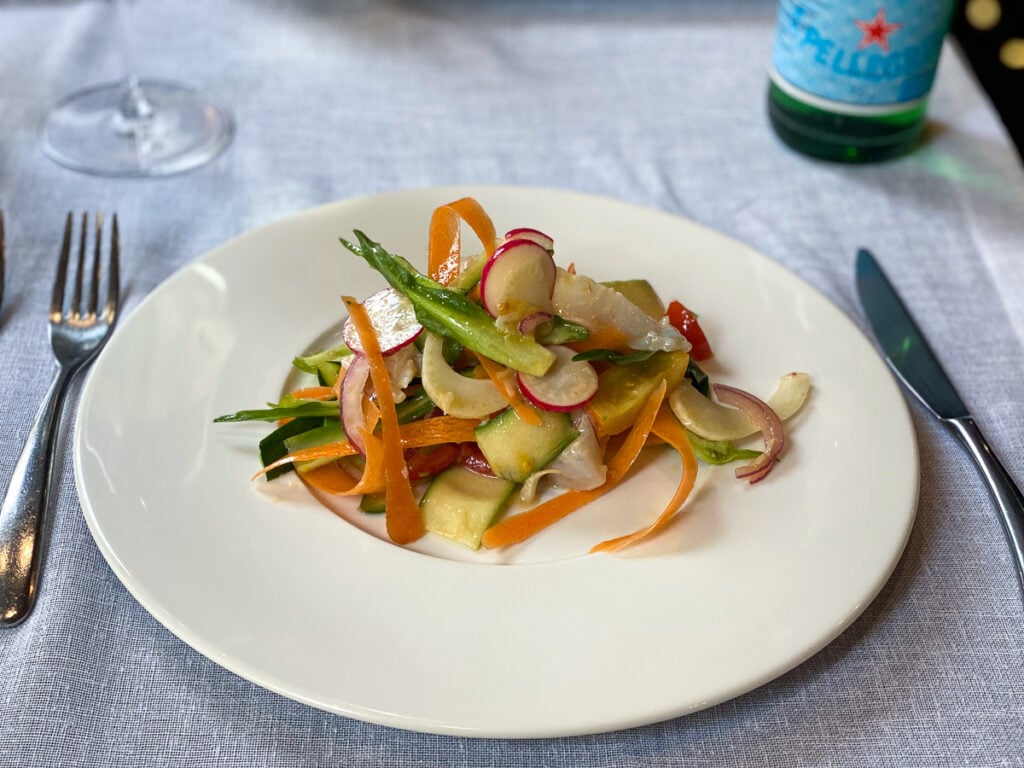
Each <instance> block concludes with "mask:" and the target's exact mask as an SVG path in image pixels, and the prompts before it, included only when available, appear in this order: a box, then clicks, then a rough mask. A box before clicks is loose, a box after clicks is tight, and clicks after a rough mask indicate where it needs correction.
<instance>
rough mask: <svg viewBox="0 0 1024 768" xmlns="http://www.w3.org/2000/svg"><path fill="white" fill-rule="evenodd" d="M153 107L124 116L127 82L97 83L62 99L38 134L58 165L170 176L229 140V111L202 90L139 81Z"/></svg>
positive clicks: (109, 173)
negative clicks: (123, 108)
mask: <svg viewBox="0 0 1024 768" xmlns="http://www.w3.org/2000/svg"><path fill="white" fill-rule="evenodd" d="M138 86H139V88H140V89H141V92H142V94H143V95H144V97H145V104H144V106H145V107H147V108H148V109H146V110H143V112H142V113H141V114H139V115H137V116H134V117H133V116H128V115H125V114H124V112H123V111H122V104H123V103H124V102H125V96H126V93H127V92H128V85H127V83H123V82H121V83H107V84H104V85H98V86H94V87H92V88H87V89H85V90H82V91H78V92H76V93H73V94H71V95H70V96H67V97H66V98H64V99H62V100H61V101H60V102H59V103H58V104H57V105H56V106H55V107H54V108H53V110H52V111H51V112H50V114H49V115H48V116H47V118H46V121H45V122H44V123H43V127H42V131H41V142H42V147H43V151H44V152H45V153H46V154H47V155H48V156H49V157H50V158H51V159H52V160H54V161H55V162H57V163H60V164H61V165H63V166H66V167H68V168H71V169H73V170H76V171H82V172H83V173H92V174H96V175H100V176H167V175H170V174H174V173H184V172H185V171H190V170H192V169H194V168H198V167H199V166H201V165H203V164H205V163H208V162H209V161H210V160H212V159H213V158H215V157H217V155H219V154H220V153H221V152H223V151H224V149H225V148H226V147H227V146H228V144H230V143H231V139H232V137H233V136H234V133H235V121H234V118H233V117H232V115H231V110H230V109H229V108H228V107H227V106H226V105H225V104H224V103H222V102H221V101H220V100H218V99H217V98H216V97H214V96H212V95H210V94H208V93H205V92H203V91H200V90H197V89H194V88H190V87H188V86H184V85H179V84H177V83H172V82H167V81H163V80H140V81H139V83H138Z"/></svg>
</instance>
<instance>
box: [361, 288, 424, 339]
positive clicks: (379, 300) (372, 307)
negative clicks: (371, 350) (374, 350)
mask: <svg viewBox="0 0 1024 768" xmlns="http://www.w3.org/2000/svg"><path fill="white" fill-rule="evenodd" d="M363 307H364V308H365V309H366V314H368V315H369V316H370V324H371V325H372V326H373V330H374V333H375V334H376V336H377V343H378V344H380V351H381V354H383V355H391V354H394V353H395V352H397V351H398V350H400V349H401V348H402V347H404V346H406V345H408V344H411V343H412V342H413V341H415V340H416V337H417V336H419V335H420V333H422V332H423V326H422V325H420V322H419V320H417V319H416V310H415V308H414V307H413V305H412V302H411V301H409V300H408V299H407V298H405V296H403V295H402V294H400V293H399V292H398V291H396V290H395V289H394V288H385V289H384V290H383V291H378V292H377V293H375V294H373V295H372V296H370V298H368V299H367V300H366V301H364V302H363ZM342 336H343V338H344V339H345V343H346V344H347V345H348V348H349V349H351V350H352V351H353V352H357V353H362V352H363V345H362V344H360V343H359V334H357V333H356V331H355V328H353V327H352V322H351V321H350V320H346V321H345V327H344V329H343V330H342Z"/></svg>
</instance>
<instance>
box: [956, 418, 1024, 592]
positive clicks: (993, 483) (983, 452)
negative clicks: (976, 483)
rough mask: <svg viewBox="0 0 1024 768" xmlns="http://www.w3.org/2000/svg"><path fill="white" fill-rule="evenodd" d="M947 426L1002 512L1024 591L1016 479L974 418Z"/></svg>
mask: <svg viewBox="0 0 1024 768" xmlns="http://www.w3.org/2000/svg"><path fill="white" fill-rule="evenodd" d="M944 421H945V423H946V424H947V425H948V426H949V427H950V428H951V429H952V430H953V433H954V434H955V435H956V436H957V437H959V438H960V441H961V442H962V443H963V444H964V445H965V446H966V447H967V450H968V451H970V454H971V457H972V458H973V459H974V461H975V463H976V464H977V465H978V469H980V470H981V474H982V476H983V477H984V478H985V482H986V483H988V487H989V491H990V492H991V494H992V499H993V500H994V501H995V503H996V507H998V509H999V520H1000V522H1001V523H1002V524H1003V532H1004V533H1005V534H1006V539H1007V542H1008V543H1009V545H1010V551H1011V553H1012V554H1013V561H1014V566H1015V570H1016V571H1017V580H1018V581H1019V582H1020V588H1021V590H1022V592H1024V495H1022V494H1021V492H1020V489H1019V488H1018V487H1017V485H1016V483H1014V482H1013V478H1011V477H1010V475H1009V473H1008V472H1007V471H1006V469H1005V468H1004V467H1003V465H1002V464H1001V463H1000V462H999V459H997V458H996V455H995V453H994V452H993V450H992V448H991V447H990V446H989V444H988V441H987V440H985V436H984V435H983V434H982V433H981V430H980V429H979V428H978V425H977V424H975V423H974V419H972V418H970V417H969V416H968V417H965V418H958V419H945V420H944Z"/></svg>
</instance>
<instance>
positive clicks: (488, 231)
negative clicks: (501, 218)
mask: <svg viewBox="0 0 1024 768" xmlns="http://www.w3.org/2000/svg"><path fill="white" fill-rule="evenodd" d="M460 219H461V220H462V221H465V222H466V223H467V224H469V226H470V228H471V229H472V230H473V232H474V233H476V236H477V237H478V238H479V239H480V242H481V243H483V246H484V252H485V253H486V254H487V255H488V256H490V255H491V254H492V253H494V248H495V243H496V241H497V236H496V234H495V231H494V223H493V222H492V221H491V217H490V216H488V215H487V212H486V211H484V209H483V207H482V206H481V205H480V203H478V202H477V201H476V200H474V199H473V198H471V197H463V198H462V199H460V200H455V201H453V202H450V203H448V204H447V205H441V206H438V207H437V208H435V209H434V213H433V215H432V216H431V217H430V240H429V245H428V250H427V275H428V276H429V277H430V278H431V279H432V280H436V281H437V282H439V283H441V284H442V285H450V284H451V282H452V281H453V280H454V279H455V278H456V277H458V275H459V272H460V271H461V269H462V242H461V235H460V229H459V220H460Z"/></svg>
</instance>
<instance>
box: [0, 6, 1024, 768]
mask: <svg viewBox="0 0 1024 768" xmlns="http://www.w3.org/2000/svg"><path fill="white" fill-rule="evenodd" d="M130 10H131V19H132V23H131V26H132V30H133V34H134V36H135V40H136V49H137V59H138V69H139V71H140V72H141V73H142V74H143V75H145V76H151V77H160V78H166V79H177V80H181V81H184V82H187V83H190V84H194V85H199V86H202V87H204V88H206V89H208V90H209V91H211V92H213V93H215V94H217V95H218V96H220V97H221V98H223V99H224V100H225V101H227V102H228V103H229V104H230V105H231V106H232V108H233V110H234V114H235V117H236V119H237V126H238V130H237V135H236V137H235V140H234V142H233V143H232V145H231V146H230V147H229V149H228V150H227V151H226V152H225V154H223V155H222V156H221V157H220V158H218V159H217V160H216V161H214V162H213V163H211V164H210V165H207V166H205V167H203V168H201V169H199V170H197V171H194V172H191V173H188V174H184V175H179V176H173V177H170V178H165V179H159V180H125V179H106V178H99V177H90V176H83V175H80V174H76V173H74V172H71V171H68V170H65V169H63V168H61V167H59V166H57V165H55V164H53V163H52V162H51V161H50V160H48V159H47V158H46V157H45V156H44V155H43V154H42V152H41V151H40V149H39V145H38V135H37V134H38V128H39V125H40V123H41V121H42V119H43V117H44V115H45V113H46V111H47V109H48V108H49V107H50V106H51V105H52V103H53V102H55V101H56V100H57V99H58V98H59V97H61V96H62V95H64V94H66V93H69V92H70V91H72V90H75V89H77V88H79V87H82V86H86V85H91V84H95V83H99V82H103V81H107V80H113V79H116V78H118V77H119V76H120V75H121V73H122V60H121V57H120V55H119V52H118V48H117V45H116V37H115V32H116V26H115V23H114V20H115V16H114V9H113V7H112V6H111V5H110V4H109V3H100V2H45V1H43V0H41V1H39V2H0V51H2V55H0V210H3V212H4V215H5V220H6V223H7V227H6V230H7V244H8V274H7V291H6V294H7V295H6V299H5V303H4V306H3V308H2V309H0V486H5V485H6V482H7V478H8V477H9V476H10V473H11V471H12V469H13V467H14V462H15V460H16V458H17V455H18V453H19V452H20V450H21V447H22V444H23V442H24V439H25V436H26V433H27V432H28V429H29V427H30V425H31V422H32V418H33V415H34V413H35V410H36V407H37V406H38V403H39V401H40V400H41V398H42V395H43V393H44V391H45V388H46V385H47V383H48V381H49V377H50V375H51V372H52V358H51V354H50V351H49V345H48V343H47V341H46V316H45V311H44V308H45V307H46V306H47V304H48V293H49V288H50V282H51V279H52V270H53V264H54V261H55V255H56V247H57V244H58V239H59V234H60V233H59V228H60V223H61V222H62V219H63V216H64V215H65V213H66V212H67V211H69V210H76V211H80V210H95V209H97V208H100V209H103V210H105V211H114V210H116V211H117V212H118V215H119V218H120V221H121V234H122V241H123V259H124V263H123V279H124V286H125V293H126V302H125V307H124V313H125V316H126V317H127V316H130V314H131V311H132V309H133V308H134V307H135V306H136V305H137V304H138V303H139V302H140V301H141V300H142V299H144V298H145V297H146V295H147V294H148V293H149V292H150V291H151V290H152V289H154V288H155V287H156V286H157V285H159V284H160V283H161V282H162V281H163V280H165V279H166V278H167V277H169V276H170V275H171V274H172V273H174V272H175V271H176V270H178V269H179V268H181V267H182V266H184V265H186V264H188V263H189V262H191V261H192V260H193V259H195V258H197V257H198V256H200V255H201V254H203V253H204V252H206V251H208V250H209V249H211V248H213V247H214V246H217V245H218V244H220V243H222V242H224V241H226V240H228V239H230V238H232V237H233V236H235V235H238V234H240V233H243V232H245V231H247V230H250V229H253V228H255V227H259V226H261V225H264V224H267V223H270V222H273V221H274V220H277V219H279V218H282V217H284V216H287V215H289V214H291V213H294V212H297V211H301V210H303V209H306V208H309V207H311V206H315V205H319V204H323V203H327V202H331V201H335V200H339V199H344V198H350V197H355V196H360V195H365V194H369V193H376V192H383V191H388V190H395V189H401V188H407V187H422V186H429V185H440V184H444V185H460V184H466V185H469V184H508V185H535V186H536V185H539V186H548V187H556V188H563V189H570V190H577V191H580V192H586V193H594V194H598V195H604V196H609V197H614V198H618V199H622V200H625V201H629V202H633V203H637V204H640V205H644V206H648V207H652V208H657V209H661V210H664V211H667V212H671V213H674V214H679V215H682V216H685V217H687V218H689V219H692V220H694V221H696V222H698V223H700V224H703V225H706V226H708V227H711V228H714V229H717V230H719V231H721V232H724V233H726V234H728V235H730V236H732V237H734V238H736V239H738V240H740V241H742V242H745V243H747V244H749V245H750V246H752V247H753V248H755V249H756V250H758V251H760V252H761V253H763V254H765V255H766V256H768V257H769V258H771V259H773V260H776V261H778V262H779V263H781V264H783V265H785V266H786V267H787V268H789V269H791V270H793V271H794V272H796V273H797V274H798V275H800V276H802V277H803V278H804V279H806V280H807V281H808V282H810V283H811V284H812V285H813V286H815V287H816V288H817V289H818V290H820V291H821V292H823V293H824V294H825V295H826V296H827V297H828V298H829V299H830V300H832V301H833V302H834V303H835V304H836V305H838V306H839V307H840V308H841V309H842V310H843V311H844V312H846V313H847V314H849V316H850V317H851V318H853V320H854V321H855V322H857V323H858V324H860V325H861V326H862V327H866V326H865V321H864V319H863V316H862V314H861V312H860V309H859V305H858V302H857V299H856V294H855V290H854V285H853V258H854V254H855V252H856V249H857V248H858V247H860V246H867V247H870V248H871V249H872V250H873V251H874V252H875V253H876V255H878V257H879V258H880V260H881V261H882V263H883V264H884V265H885V268H886V270H887V272H888V274H889V275H890V277H891V278H892V279H893V281H894V282H895V283H896V284H897V285H898V286H899V289H900V292H901V293H902V295H903V297H904V298H905V300H906V301H907V303H908V304H909V306H910V307H911V308H912V310H913V312H914V313H915V315H916V317H917V319H918V321H919V324H920V325H921V327H922V329H923V330H924V331H925V333H926V335H927V336H928V337H929V338H930V339H931V340H932V341H933V344H934V345H935V346H936V348H937V349H938V350H939V352H940V355H941V357H942V359H943V362H944V364H945V366H946V368H947V369H948V371H949V373H950V375H951V377H952V378H953V380H954V381H955V383H956V385H957V387H958V389H959V390H960V392H961V393H962V395H963V397H964V400H965V401H966V402H967V404H968V405H969V407H970V408H971V409H972V411H973V412H974V414H975V415H976V418H977V420H978V422H979V424H980V425H981V427H982V429H983V430H984V431H985V432H986V434H987V436H988V437H989V440H990V442H991V443H992V445H993V447H994V448H995V450H996V452H997V453H998V454H999V455H1000V457H1001V458H1002V459H1003V462H1004V464H1005V465H1006V467H1007V469H1008V471H1009V473H1010V474H1011V475H1012V476H1013V477H1014V478H1015V479H1016V481H1017V483H1018V484H1022V485H1024V439H1022V438H1024V346H1022V345H1024V169H1022V167H1021V163H1020V160H1019V157H1018V155H1017V154H1016V152H1015V149H1014V147H1013V145H1012V144H1011V142H1010V140H1009V139H1008V138H1007V134H1006V132H1005V130H1004V128H1003V127H1002V125H1001V124H1000V123H999V121H998V118H997V116H996V113H995V111H994V109H993V108H992V106H991V104H990V103H989V101H988V99H987V97H986V96H985V94H984V92H983V91H982V89H981V88H980V87H979V85H978V83H977V82H976V81H975V79H974V78H973V76H972V74H971V73H970V70H969V68H968V67H967V65H966V64H965V63H964V61H963V60H962V58H961V56H960V54H959V52H958V50H957V49H956V47H955V45H953V44H947V47H946V48H945V50H944V52H943V58H942V62H941V65H940V70H939V74H938V78H937V82H936V87H935V90H934V94H933V98H932V101H931V105H930V112H929V115H930V125H929V129H928V134H927V141H926V142H925V143H924V145H923V146H922V147H921V148H919V149H918V150H917V151H915V152H913V153H912V154H910V155H908V156H906V157H904V158H902V159H899V160H895V161H892V162H888V163H885V164H880V165H872V166H863V167H855V166H840V165H833V164H826V163H820V162H816V161H813V160H810V159H808V158H805V157H803V156H800V155H798V154H796V153H794V152H792V151H791V150H789V149H787V148H786V147H784V146H783V145H782V144H781V143H780V142H779V141H778V140H777V139H776V138H775V137H774V135H773V134H772V132H771V129H770V127H769V125H768V122H767V118H766V114H765V91H766V67H767V63H768V60H769V56H770V51H771V45H772V38H773V33H774V23H775V11H776V7H775V3H773V2H767V1H766V0H765V1H758V0H734V1H732V2H713V1H712V0H693V1H691V2H686V1H685V0H678V1H670V0H639V1H638V2H627V1H626V0H621V1H618V0H589V1H587V2H584V1H582V0H580V1H579V2H572V1H570V0H545V1H541V0H535V1H529V2H515V1H514V0H508V1H507V2H498V0H476V1H473V0H436V1H435V2H429V1H428V0H422V1H414V0H409V1H408V2H399V1H398V0H394V1H391V2H388V1H385V0H379V1H376V0H364V1H363V2H342V1H339V2H333V1H332V0H290V1H286V0H220V1H219V2H213V3H210V2H199V0H176V2H173V3H155V2H151V0H139V2H136V3H131V4H130ZM438 202H443V201H438ZM79 392H80V386H76V387H75V388H74V389H73V390H72V392H71V401H70V403H69V405H68V413H69V414H71V413H72V412H73V411H72V409H73V407H74V403H75V402H76V399H77V395H78V393H79ZM850 407H851V408H855V407H862V405H860V404H857V403H851V404H850ZM911 412H912V417H913V422H914V427H915V429H916V431H917V437H918V442H919V446H920V455H921V491H920V501H919V506H918V511H917V519H916V523H915V526H914V529H913V532H912V534H911V537H910V540H909V543H908V545H907V548H906V551H905V553H904V555H903V557H902V559H901V561H900V562H899V564H898V566H897V567H896V570H895V572H894V574H893V576H892V577H891V579H890V580H889V582H888V583H887V584H886V586H885V587H884V588H883V590H882V592H881V593H880V595H879V596H878V598H877V599H876V600H875V601H874V602H873V603H872V604H871V605H869V606H868V607H867V608H866V610H865V611H864V612H863V614H862V615H861V616H860V617H859V618H858V619H857V620H856V621H855V622H854V623H853V624H852V625H851V626H850V627H849V628H848V629H847V630H846V631H845V632H843V634H841V635H840V637H839V638H838V639H837V640H836V641H835V642H833V643H832V644H830V645H829V646H828V647H826V648H825V649H824V650H822V651H821V652H820V653H818V654H817V655H815V656H813V657H812V658H811V659H810V660H808V661H806V662H805V663H803V664H801V665H799V666H798V667H797V668H795V669H793V670H791V671H789V672H788V673H786V674H784V675H783V676H782V677H780V678H778V679H776V680H775V681H773V682H770V683H768V684H766V685H764V686H762V687H760V688H758V689H756V690H754V691H752V692H750V693H747V694H745V695H743V696H740V697H739V698H736V699H734V700H731V701H728V702H726V703H723V704H719V705H717V706H715V707H712V708H710V709H706V710H703V711H700V712H697V713H695V714H692V715H689V716H686V717H682V718H679V719H676V720H672V721H669V722H664V723H660V724H654V725H649V726H645V727H640V728H635V729H632V730H628V731H622V732H615V733H606V734H598V735H591V736H578V737H571V738H562V739H550V740H539V739H538V740H496V739H465V738H458V737H453V736H436V735H427V734H419V733H411V732H405V731H401V730H397V729H393V728H389V727H384V726H378V725H372V724H366V723H362V722H358V721H355V720H350V719H347V718H345V717H341V716H338V715H333V714H329V713H326V712H322V711H320V710H317V709H314V708H311V707H308V706H305V705H303V704H300V703H296V702H293V701H291V700H289V699H287V698H284V697H282V696H280V695H278V694H275V693H272V692H269V691H267V690H264V689H262V688H260V687H258V686H256V685H253V684H251V683H249V682H247V681H246V680H243V679H241V678H239V677H237V676H235V675H234V674H232V673H230V672H228V671H226V670H224V669H223V668H221V667H220V666H218V665H217V664H216V663H214V662H213V661H211V660H209V659H207V658H205V657H204V656H202V655H200V654H199V653H197V652H196V651H194V650H192V649H191V648H190V647H188V646H187V645H186V644H185V643H183V642H181V641H180V640H178V639H177V638H176V637H174V636H173V635H172V634H171V633H170V632H169V631H167V630H166V629H165V628H164V627H163V626H162V625H160V624H159V623H158V622H157V621H156V620H155V619H153V618H152V617H151V616H150V615H149V614H148V613H147V612H146V611H145V610H144V609H143V608H142V607H140V605H139V604H138V603H137V602H136V601H135V599H134V598H133V597H131V596H130V595H129V594H128V592H127V591H126V590H125V588H124V587H123V586H122V585H121V583H120V582H119V581H118V579H117V578H116V577H115V576H114V574H113V572H112V571H111V570H110V568H109V567H108V566H107V564H106V562H105V560H104V559H103V557H102V556H101V554H100V552H99V550H98V549H97V547H96V545H95V543H94V542H93V540H92V538H91V536H90V535H89V532H88V530H87V528H86V524H85V522H84V519H83V516H82V512H81V507H80V504H79V501H78V498H77V495H76V491H75V486H74V478H73V469H72V466H71V461H70V453H69V447H70V442H71V430H70V429H69V428H67V425H68V422H66V427H65V429H64V430H63V431H62V434H61V439H60V444H59V445H58V447H57V465H56V467H55V473H56V485H55V487H56V490H55V499H54V504H55V509H54V514H53V524H52V530H51V533H50V544H49V548H48V551H47V553H46V559H45V571H44V575H43V580H42V584H41V592H40V595H39V600H38V604H37V606H36V609H35V611H34V613H33V614H32V615H31V616H30V617H29V618H28V619H27V620H26V621H25V622H24V623H22V624H21V625H19V626H17V627H14V628H9V629H5V630H3V631H0V765H3V766H57V765H73V766H106V767H113V766H234V765H237V766H307V765H308V766H327V765H337V766H378V765H380V766H385V765H387V766H434V765H437V766H442V765H452V766H647V765H658V766H662V765H665V766H669V765H677V766H690V767H696V766H768V765H770V766H1021V765H1024V605H1022V598H1021V591H1020V588H1019V585H1018V583H1017V581H1016V578H1015V575H1014V570H1013V565H1012V563H1011V560H1010V557H1009V552H1008V548H1007V546H1006V543H1005V541H1004V538H1003V534H1002V531H1001V528H1000V525H999V522H998V519H997V517H996V514H995V510H994V508H993V505H992V503H991V502H990V499H989V496H988V494H987V491H986V489H985V486H984V485H983V483H982V481H981V479H980V478H979V476H978V474H977V473H976V471H975V470H974V468H973V466H972V465H971V464H970V462H969V459H968V457H967V455H966V454H965V453H964V451H963V450H962V449H961V448H960V446H959V445H958V444H957V443H956V442H955V440H954V438H953V437H952V436H951V435H950V434H949V433H947V432H946V431H945V430H943V429H942V428H941V427H940V426H939V425H938V424H937V423H936V422H935V421H934V420H932V419H931V418H930V417H929V416H928V415H927V414H926V413H925V412H924V411H923V409H921V408H920V407H919V406H917V405H916V404H913V405H912V406H911ZM878 452H879V460H880V461H884V460H885V444H884V437H882V436H880V438H879V445H878ZM154 460H159V459H158V456H154ZM495 695H500V693H497V692H496V694H495Z"/></svg>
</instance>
